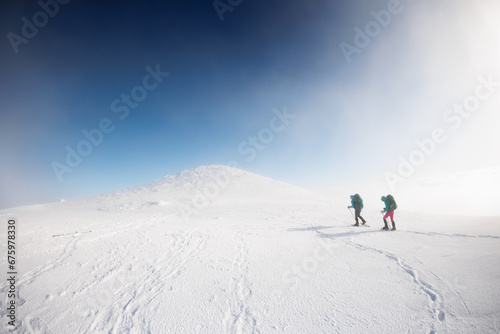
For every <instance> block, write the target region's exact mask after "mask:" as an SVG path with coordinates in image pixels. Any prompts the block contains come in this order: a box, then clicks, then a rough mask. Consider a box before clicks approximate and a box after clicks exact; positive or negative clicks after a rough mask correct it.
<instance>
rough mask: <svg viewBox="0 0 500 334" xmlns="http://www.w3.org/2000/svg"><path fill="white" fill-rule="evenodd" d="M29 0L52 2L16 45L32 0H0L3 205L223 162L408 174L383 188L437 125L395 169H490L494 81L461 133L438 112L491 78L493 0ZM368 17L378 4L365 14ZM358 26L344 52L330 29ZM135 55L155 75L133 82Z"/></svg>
mask: <svg viewBox="0 0 500 334" xmlns="http://www.w3.org/2000/svg"><path fill="white" fill-rule="evenodd" d="M42 2H43V3H46V4H47V6H48V8H49V11H50V10H52V11H54V8H55V7H54V4H57V7H58V10H57V13H54V12H53V13H52V14H53V15H52V16H53V17H52V16H49V15H45V17H46V18H47V20H46V22H43V21H39V25H40V27H39V28H38V32H37V33H36V35H35V36H32V37H30V38H26V39H25V40H24V41H27V43H18V42H14V43H13V42H12V38H13V37H12V36H13V35H12V34H15V35H16V36H20V37H21V38H25V36H24V35H23V25H24V24H25V20H27V21H29V22H30V23H31V24H33V23H34V20H37V19H38V20H43V19H44V14H43V13H42V14H37V13H39V12H43V9H42V8H41V6H40V5H39V4H37V3H36V2H34V1H33V2H28V1H17V2H7V3H2V5H1V6H2V8H1V11H0V13H1V14H0V15H1V17H0V29H1V32H2V33H3V36H4V38H3V41H2V43H1V44H0V53H1V55H2V62H1V64H0V67H1V73H2V76H1V78H0V106H1V108H0V131H1V133H0V136H1V143H0V150H1V151H0V152H1V161H0V171H1V176H0V183H1V190H0V208H7V207H12V206H18V205H25V204H33V203H41V202H48V201H54V200H59V199H60V198H71V197H78V196H84V195H89V194H93V193H100V192H104V191H110V190H115V189H120V188H124V187H128V186H134V185H138V184H142V183H147V182H150V181H153V180H155V179H158V178H160V177H162V176H164V175H166V174H175V173H177V172H179V171H181V170H184V169H188V168H192V167H196V166H199V165H209V164H226V163H228V162H229V161H231V160H235V161H238V162H239V163H240V165H241V167H242V168H243V169H246V170H249V171H252V172H256V173H258V174H261V175H265V176H269V177H272V178H275V179H278V180H283V181H286V182H290V183H294V184H297V185H300V186H304V187H308V188H314V189H320V188H321V189H327V188H328V189H335V187H338V186H345V185H346V184H347V185H349V184H352V185H356V186H358V185H359V184H367V185H368V184H369V185H370V186H372V187H376V189H377V191H380V192H382V193H386V192H389V191H391V190H393V191H395V192H397V191H399V190H404V189H401V188H402V187H404V186H405V184H408V183H410V182H405V183H401V188H399V189H391V188H390V187H389V186H388V182H387V181H386V177H385V176H384V175H385V173H386V172H388V171H389V172H394V173H396V172H397V169H398V164H399V160H398V157H399V156H403V157H406V158H408V157H409V155H410V154H411V153H412V152H413V151H414V150H415V149H416V146H415V140H417V139H419V140H422V139H424V138H426V137H429V136H430V133H431V132H432V131H433V130H434V129H435V128H437V127H440V128H444V130H445V131H446V135H447V137H448V139H447V140H446V142H444V143H443V144H439V145H437V147H436V150H435V152H433V154H432V155H431V156H429V157H426V161H425V163H424V164H422V165H421V166H418V168H416V169H415V172H414V173H413V174H412V175H411V177H409V179H412V180H417V178H418V177H425V176H431V175H436V174H440V173H441V174H442V173H453V172H458V171H462V170H474V169H478V168H484V167H488V166H498V165H500V155H499V154H498V152H499V148H500V147H499V146H500V136H499V134H498V131H497V129H498V126H499V125H500V118H499V115H498V106H499V96H500V88H496V87H494V91H493V92H491V94H489V96H488V98H486V99H484V101H483V100H481V101H480V102H481V104H480V106H479V107H478V108H477V110H475V111H474V113H473V114H472V115H471V116H470V117H467V119H465V118H464V120H463V124H460V126H459V127H458V129H453V130H450V124H451V123H450V122H448V123H447V122H446V121H444V120H443V115H444V114H445V113H446V111H447V110H448V109H449V108H451V107H453V105H454V104H456V103H463V101H464V99H466V98H467V97H468V96H470V95H471V94H474V92H475V89H476V87H477V86H478V85H479V84H480V83H479V81H478V77H483V78H486V79H487V78H488V76H490V77H491V78H492V79H491V81H493V82H498V81H500V68H499V64H498V59H500V25H499V24H498V23H497V21H498V20H497V18H498V16H499V15H498V14H500V5H499V4H498V2H497V1H493V0H483V1H465V0H463V1H451V0H447V1H441V2H439V4H436V3H435V2H434V1H425V0H422V1H409V0H401V1H394V0H391V1H347V0H344V1H323V0H318V1H295V0H291V1H271V2H269V1H245V0H243V1H241V2H239V1H232V2H227V1H221V2H219V3H224V4H226V6H230V5H229V3H232V4H233V6H231V8H232V11H226V12H224V13H223V14H222V16H223V18H224V20H221V19H220V16H219V13H217V11H216V9H215V8H214V4H213V2H212V1H108V2H105V3H103V2H101V1H78V0H73V1H69V2H68V3H67V4H60V3H56V2H55V0H54V1H43V0H42ZM61 2H62V3H64V1H61ZM51 6H52V7H51ZM391 10H393V12H391ZM373 13H376V14H375V15H378V16H379V17H383V14H381V13H391V14H390V17H389V18H387V16H386V17H385V18H384V17H383V19H384V20H385V21H384V23H383V24H382V23H378V28H377V21H376V19H375V16H374V14H373ZM381 15H382V16H381ZM23 18H26V19H25V20H24V21H23ZM40 22H41V23H40ZM370 22H374V23H375V25H373V24H372V26H371V29H375V30H372V31H371V33H372V37H370V36H368V38H369V44H368V45H367V46H363V47H357V50H358V51H357V52H356V53H352V54H350V55H349V56H348V57H346V54H345V53H344V52H343V51H342V48H341V47H340V45H341V43H342V42H344V43H347V44H349V45H351V46H353V47H356V33H357V32H356V31H357V30H356V28H359V29H360V30H361V31H363V33H364V34H366V29H370ZM367 27H368V28H367ZM377 29H378V30H377ZM28 30H29V29H28ZM24 32H26V28H25V31H24ZM9 34H10V35H9ZM9 36H10V38H9ZM16 41H19V39H16ZM16 43H18V44H16ZM13 44H15V45H13ZM358 46H359V45H358ZM16 49H17V50H16ZM16 51H17V52H16ZM147 67H149V68H150V69H156V68H159V69H160V71H161V72H168V73H169V74H168V76H166V77H164V78H162V81H161V82H158V85H157V86H156V87H155V88H154V89H151V90H144V88H142V90H141V87H142V86H143V82H144V80H145V77H146V76H147V75H148V74H149V75H151V74H150V73H149V72H148V70H147V69H146V68H147ZM148 80H149V81H147V82H148V83H149V84H150V85H151V84H153V83H154V80H153V79H152V78H150V79H148ZM137 87H139V88H137ZM134 89H135V92H136V94H140V93H141V92H144V91H145V92H146V93H147V96H146V97H144V98H142V97H141V101H140V102H138V103H137V106H136V107H135V108H129V111H130V113H129V114H128V116H127V117H126V118H124V119H120V118H119V116H120V115H123V114H122V113H115V112H114V111H113V108H112V107H111V105H112V103H113V101H115V100H116V99H119V100H120V99H121V98H122V96H123V94H125V95H131V93H132V92H134ZM482 91H484V92H487V90H486V88H482ZM136 96H140V95H136ZM117 105H118V106H121V107H124V106H126V104H125V102H120V103H119V104H117ZM285 110H286V113H288V114H289V115H293V119H291V118H290V121H289V122H288V123H287V124H286V126H285V128H284V129H283V130H282V131H279V132H274V133H272V140H266V143H265V145H264V144H263V143H260V145H261V146H263V147H264V149H263V150H262V151H257V155H255V156H254V157H253V159H251V161H248V158H249V155H245V154H241V152H242V151H244V150H245V149H246V150H247V152H248V148H249V147H250V146H249V145H250V144H248V145H245V141H247V142H249V140H248V138H249V136H252V137H257V138H259V137H258V136H259V134H260V135H261V136H264V137H263V138H267V139H269V132H266V130H264V129H266V128H267V129H269V127H270V122H272V121H273V119H274V118H275V117H276V112H278V113H281V114H283V113H284V112H285ZM103 119H109V120H110V121H111V122H112V126H113V131H112V132H110V133H107V134H103V137H102V141H101V142H100V144H99V145H97V146H93V147H92V151H91V153H90V154H88V156H85V157H82V161H81V163H80V164H78V166H76V167H75V168H71V169H72V171H71V172H67V173H64V174H63V175H62V180H61V177H58V175H57V173H56V172H55V170H54V162H58V163H60V164H62V165H66V162H65V159H66V155H67V151H66V147H67V146H69V147H71V148H72V149H75V150H76V149H77V146H78V144H79V143H80V142H81V141H82V140H86V137H85V136H84V135H83V134H82V131H84V130H87V131H91V130H93V129H95V128H98V127H99V124H100V122H101V121H102V120H103ZM276 124H277V123H276ZM280 129H281V127H280ZM262 131H264V132H262ZM266 134H267V135H268V137H265V135H266ZM242 145H243V146H242ZM239 148H240V149H239ZM59 176H61V175H59ZM399 186H400V185H399V184H398V187H399ZM358 189H359V188H358Z"/></svg>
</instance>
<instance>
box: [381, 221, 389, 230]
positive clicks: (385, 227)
mask: <svg viewBox="0 0 500 334" xmlns="http://www.w3.org/2000/svg"><path fill="white" fill-rule="evenodd" d="M384 225H385V226H384V227H383V228H382V229H383V230H388V229H389V226H387V220H385V219H384Z"/></svg>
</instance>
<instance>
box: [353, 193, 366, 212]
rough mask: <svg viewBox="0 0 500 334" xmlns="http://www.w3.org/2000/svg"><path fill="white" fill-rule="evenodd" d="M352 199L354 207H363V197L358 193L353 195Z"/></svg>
mask: <svg viewBox="0 0 500 334" xmlns="http://www.w3.org/2000/svg"><path fill="white" fill-rule="evenodd" d="M352 199H353V202H354V208H355V209H363V199H362V198H361V196H359V194H356V195H354V197H353V198H352Z"/></svg>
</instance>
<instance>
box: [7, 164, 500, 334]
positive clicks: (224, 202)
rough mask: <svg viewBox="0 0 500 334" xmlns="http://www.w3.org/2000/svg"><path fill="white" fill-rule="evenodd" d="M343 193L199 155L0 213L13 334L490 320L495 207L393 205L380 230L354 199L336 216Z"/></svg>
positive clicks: (417, 327) (465, 329) (488, 326)
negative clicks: (11, 240)
mask: <svg viewBox="0 0 500 334" xmlns="http://www.w3.org/2000/svg"><path fill="white" fill-rule="evenodd" d="M220 173H227V175H229V176H230V182H228V183H227V184H226V185H225V186H223V187H222V186H221V187H220V189H219V191H218V192H219V193H218V194H217V196H215V197H213V198H210V201H209V203H208V204H206V205H204V206H200V207H198V208H195V209H196V211H197V213H196V214H192V215H191V216H190V219H188V220H186V219H184V218H183V217H182V215H180V213H179V212H180V211H179V206H181V205H182V206H184V207H186V206H188V207H189V206H190V205H192V204H193V202H190V199H192V198H193V196H195V195H196V193H197V192H198V191H201V192H203V191H204V189H206V186H207V184H213V182H214V181H213V180H214V175H216V174H217V175H220ZM346 197H347V198H346V203H341V202H338V201H334V200H331V199H328V198H325V197H323V196H320V195H316V194H314V193H311V192H308V191H305V190H302V189H300V188H297V187H294V186H290V185H287V184H284V183H281V182H276V181H273V180H270V179H267V178H263V177H260V176H256V175H254V174H250V173H246V172H242V171H238V170H234V169H229V168H226V167H221V166H213V167H203V168H197V169H193V170H189V171H186V172H183V173H181V174H179V175H177V176H172V177H166V178H164V179H161V180H158V181H156V182H153V183H151V184H149V185H144V186H141V187H135V188H132V189H128V190H122V191H118V192H114V193H110V194H103V195H99V196H94V197H90V198H85V199H76V200H68V201H66V202H64V203H55V204H47V205H38V206H31V207H23V208H16V209H10V210H4V211H1V212H0V218H1V219H3V220H5V219H7V218H6V217H10V216H14V217H16V218H17V219H18V222H19V223H18V224H19V225H20V228H19V245H20V246H19V247H20V254H19V258H18V263H19V272H20V275H19V277H20V280H19V281H18V282H17V286H18V290H19V294H18V299H19V309H18V316H19V323H18V326H17V329H16V333H70V332H71V333H496V332H498V330H499V329H500V327H499V323H498V320H497V319H500V305H499V300H500V298H499V297H500V290H499V289H498V284H499V283H500V263H499V261H500V260H499V259H500V257H499V254H500V230H499V226H500V225H499V220H498V219H497V218H467V219H466V218H457V217H444V216H432V215H424V214H420V213H414V212H405V211H400V210H398V211H397V212H396V216H395V218H396V222H397V228H398V230H397V231H395V232H385V231H380V227H381V226H382V224H383V223H382V219H381V215H380V213H378V212H373V211H369V210H367V211H366V212H363V216H364V217H365V218H366V219H367V220H368V223H369V224H370V225H371V227H353V226H351V224H352V223H353V217H352V216H351V214H350V213H349V212H348V210H347V209H346V208H345V207H346V206H347V205H348V204H349V202H348V195H346ZM87 231H91V232H88V233H83V232H87ZM58 234H64V235H62V236H58V237H52V236H53V235H58ZM5 237H6V231H4V230H1V231H0V240H6V238H5ZM0 254H1V255H0V256H1V257H0V266H1V267H2V268H5V267H6V256H5V255H4V254H6V247H5V245H4V243H1V244H0ZM6 287H7V284H6V282H3V281H2V282H1V283H0V296H1V298H0V303H1V305H0V306H1V308H0V315H1V318H2V319H5V307H4V306H5V305H4V302H5V300H6V297H5V295H6V293H5V292H6ZM2 326H3V327H2V328H4V329H7V328H6V322H5V321H4V322H3V323H2Z"/></svg>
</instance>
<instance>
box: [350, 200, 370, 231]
mask: <svg viewBox="0 0 500 334" xmlns="http://www.w3.org/2000/svg"><path fill="white" fill-rule="evenodd" d="M347 208H349V209H350V208H354V218H355V219H356V224H354V225H353V226H359V222H358V218H359V219H361V221H362V223H361V224H362V225H365V224H366V220H365V219H364V218H363V217H361V209H363V199H362V198H361V196H359V194H356V195H351V206H348V207H347Z"/></svg>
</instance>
